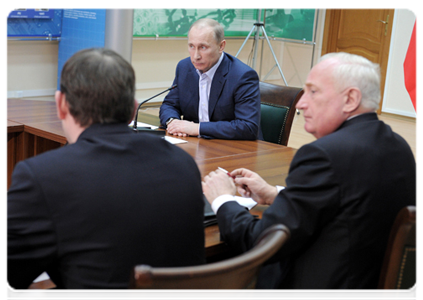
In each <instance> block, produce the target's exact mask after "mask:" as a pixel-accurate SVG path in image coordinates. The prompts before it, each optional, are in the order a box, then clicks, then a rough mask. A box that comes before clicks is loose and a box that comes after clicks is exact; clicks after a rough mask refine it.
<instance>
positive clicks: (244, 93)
mask: <svg viewBox="0 0 423 300" xmlns="http://www.w3.org/2000/svg"><path fill="white" fill-rule="evenodd" d="M198 80H199V76H198V74H197V72H196V70H195V68H194V66H193V65H192V63H191V60H190V58H189V57H188V58H186V59H184V60H181V61H180V62H179V63H178V66H177V67H176V75H175V80H174V82H173V84H177V85H178V87H177V88H176V89H174V90H171V91H170V92H169V94H168V95H167V96H166V97H165V99H164V101H163V104H162V105H161V107H160V122H161V124H162V125H163V126H165V124H166V121H167V120H168V119H169V118H176V119H181V116H183V119H184V120H188V121H193V122H194V123H199V120H198V105H199V100H200V96H199V88H198ZM209 118H210V122H203V123H201V125H200V135H201V136H202V137H206V138H219V139H233V140H255V139H257V138H260V137H261V134H259V132H260V133H261V131H259V126H260V90H259V79H258V76H257V73H256V71H254V70H253V69H251V68H250V67H249V66H247V65H246V64H244V63H243V62H241V61H240V60H239V59H237V58H235V57H233V56H231V55H229V54H227V53H225V54H224V58H223V60H222V62H221V64H220V66H219V68H218V69H217V70H216V73H215V75H214V77H213V82H212V85H211V88H210V97H209Z"/></svg>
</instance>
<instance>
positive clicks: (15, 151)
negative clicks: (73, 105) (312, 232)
mask: <svg viewBox="0 0 423 300" xmlns="http://www.w3.org/2000/svg"><path fill="white" fill-rule="evenodd" d="M7 118H8V124H7V132H8V160H7V161H8V186H9V185H10V182H11V173H12V171H13V167H14V166H15V164H16V163H17V162H18V161H19V160H22V159H25V158H28V157H31V156H34V155H37V154H39V153H42V152H44V151H47V150H50V149H55V148H58V147H61V146H63V145H65V144H66V138H65V136H64V132H63V129H62V126H61V122H60V120H59V119H58V117H57V115H56V108H55V103H54V102H50V101H33V100H19V99H8V116H7ZM138 121H139V122H144V123H148V124H152V125H159V120H158V118H157V117H156V116H153V115H148V114H146V113H143V112H140V113H139V115H138ZM181 139H183V140H186V141H187V143H183V144H177V146H178V147H180V148H182V149H184V150H185V151H186V152H188V153H189V154H190V155H191V156H192V157H193V158H194V160H195V161H196V163H197V165H198V168H199V170H200V172H201V176H202V177H204V176H206V175H207V174H208V173H210V172H211V171H214V170H216V169H217V167H222V168H224V169H226V170H228V171H232V170H234V169H236V168H240V167H244V168H247V169H250V170H252V171H254V172H257V173H258V174H259V175H260V176H262V177H263V178H264V179H265V180H266V181H267V182H269V183H270V184H272V185H276V184H278V185H284V184H285V178H286V176H287V174H288V169H289V164H290V163H291V160H292V158H293V156H294V154H295V152H296V150H295V149H293V148H289V147H285V146H281V145H277V144H272V143H268V142H264V141H233V140H219V139H202V138H197V137H185V138H181ZM265 208H266V207H265V206H260V205H258V206H257V207H255V208H253V209H252V211H251V212H252V213H253V214H258V215H260V216H261V214H262V212H263V210H264V209H265ZM205 236H206V240H205V248H206V255H207V256H208V257H210V256H213V255H216V254H218V253H221V252H222V251H225V250H224V247H225V246H224V244H223V243H222V242H221V241H220V234H219V228H218V226H217V225H214V226H209V227H206V229H205Z"/></svg>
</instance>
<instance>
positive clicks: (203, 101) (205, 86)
mask: <svg viewBox="0 0 423 300" xmlns="http://www.w3.org/2000/svg"><path fill="white" fill-rule="evenodd" d="M222 60H223V52H222V55H221V56H220V58H219V60H218V61H217V63H216V64H215V65H214V66H213V67H211V68H210V69H209V70H208V71H207V72H205V73H201V72H200V71H199V70H197V69H196V71H197V74H198V76H200V79H199V81H198V88H199V92H200V93H199V94H200V103H199V105H198V119H199V122H200V132H201V122H209V121H210V119H209V97H210V89H211V84H212V82H213V77H214V74H215V73H216V70H217V68H219V66H220V63H221V62H222Z"/></svg>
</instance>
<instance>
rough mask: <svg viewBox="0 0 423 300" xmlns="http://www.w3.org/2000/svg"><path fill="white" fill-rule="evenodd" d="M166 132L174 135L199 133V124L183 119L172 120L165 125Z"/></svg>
mask: <svg viewBox="0 0 423 300" xmlns="http://www.w3.org/2000/svg"><path fill="white" fill-rule="evenodd" d="M166 130H167V132H168V133H169V134H172V135H176V136H184V137H185V136H190V135H191V136H198V135H200V124H198V123H194V122H191V121H185V120H176V119H175V120H173V121H172V122H170V123H169V124H168V125H167V129H166Z"/></svg>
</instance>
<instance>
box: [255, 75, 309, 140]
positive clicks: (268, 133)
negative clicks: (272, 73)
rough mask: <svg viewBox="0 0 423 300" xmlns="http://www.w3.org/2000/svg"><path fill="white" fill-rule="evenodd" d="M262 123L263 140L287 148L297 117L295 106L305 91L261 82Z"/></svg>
mask: <svg viewBox="0 0 423 300" xmlns="http://www.w3.org/2000/svg"><path fill="white" fill-rule="evenodd" d="M259 84H260V100H261V121H260V127H261V131H262V133H263V139H264V140H265V141H267V142H271V143H276V144H280V145H284V146H287V145H288V139H289V134H290V133H291V126H292V121H293V120H294V116H295V112H296V109H295V105H296V104H297V102H298V100H300V98H301V96H302V95H303V93H304V91H303V90H302V89H301V88H296V87H288V86H279V85H274V84H271V83H267V82H260V83H259Z"/></svg>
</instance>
